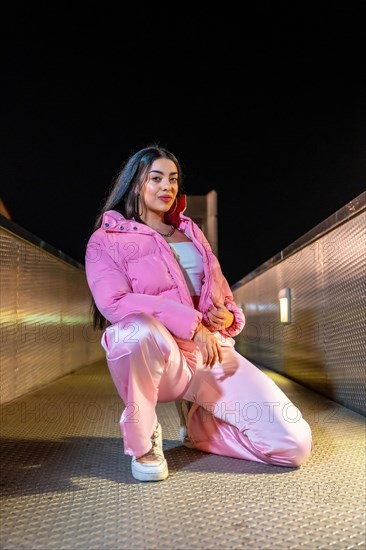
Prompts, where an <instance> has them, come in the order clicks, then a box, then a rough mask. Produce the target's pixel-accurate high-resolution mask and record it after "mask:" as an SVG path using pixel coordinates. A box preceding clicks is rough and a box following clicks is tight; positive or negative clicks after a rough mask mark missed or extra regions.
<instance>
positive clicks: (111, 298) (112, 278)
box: [85, 230, 202, 340]
mask: <svg viewBox="0 0 366 550" xmlns="http://www.w3.org/2000/svg"><path fill="white" fill-rule="evenodd" d="M85 271H86V278H87V282H88V285H89V289H90V291H91V293H92V296H93V298H94V301H95V304H96V306H97V308H98V310H99V311H100V313H101V314H102V315H103V316H104V317H105V318H106V319H107V320H108V321H109V322H110V323H112V324H114V323H117V322H118V321H121V320H122V319H123V318H124V317H125V316H126V315H128V314H129V313H140V312H143V313H147V314H149V315H152V316H153V317H155V318H156V319H158V320H159V321H161V323H162V324H163V325H164V326H165V327H166V328H167V329H168V330H169V331H170V332H171V333H172V334H173V335H174V336H177V337H178V338H182V339H184V340H191V339H192V338H193V335H194V333H195V331H196V329H197V327H198V325H199V324H200V322H201V320H202V313H200V312H199V311H197V310H195V309H194V308H193V307H189V306H188V305H185V304H181V303H180V302H177V301H175V300H171V299H168V298H165V297H164V296H162V295H160V296H151V295H147V294H139V293H135V292H133V291H132V288H131V285H130V282H129V280H128V276H127V274H126V272H125V270H124V268H123V264H121V265H120V264H117V263H116V262H115V261H114V259H113V258H112V256H111V255H110V254H109V253H108V250H107V249H106V245H105V243H104V241H103V235H101V234H98V230H97V231H96V232H95V233H94V234H93V235H92V236H91V237H90V239H89V241H88V243H87V247H86V253H85Z"/></svg>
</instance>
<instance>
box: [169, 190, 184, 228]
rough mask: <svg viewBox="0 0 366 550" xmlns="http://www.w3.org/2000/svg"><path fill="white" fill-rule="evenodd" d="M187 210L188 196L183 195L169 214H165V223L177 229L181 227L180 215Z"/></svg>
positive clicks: (178, 198)
mask: <svg viewBox="0 0 366 550" xmlns="http://www.w3.org/2000/svg"><path fill="white" fill-rule="evenodd" d="M186 208H187V195H181V196H180V197H177V202H176V203H175V201H174V203H173V204H172V206H171V207H170V209H169V210H168V212H165V215H164V219H165V223H170V224H172V225H174V226H175V227H178V226H179V222H180V214H183V212H184V211H185V209H186Z"/></svg>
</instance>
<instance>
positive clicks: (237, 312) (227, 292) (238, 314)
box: [192, 222, 245, 337]
mask: <svg viewBox="0 0 366 550" xmlns="http://www.w3.org/2000/svg"><path fill="white" fill-rule="evenodd" d="M192 226H193V228H194V232H195V235H196V238H197V239H199V240H200V242H201V243H202V245H203V246H204V247H205V249H206V251H207V253H208V254H210V255H211V259H212V261H213V262H214V269H215V271H217V273H218V279H219V286H220V290H221V292H222V293H223V294H224V305H225V306H226V307H227V309H228V310H229V311H231V312H232V314H233V315H234V321H233V323H232V325H230V327H228V328H226V329H223V330H220V331H219V332H220V334H222V335H223V336H226V337H233V336H237V335H238V334H240V332H241V331H242V330H243V328H244V326H245V316H244V312H243V310H242V309H241V308H240V307H239V306H238V305H237V304H236V302H235V300H234V297H233V293H232V292H231V288H230V286H229V283H228V281H227V279H226V277H225V276H224V275H223V273H222V270H221V265H220V262H219V260H218V258H217V257H216V256H215V255H214V253H213V252H212V248H211V245H210V243H209V242H208V240H207V238H206V236H205V234H204V233H203V231H202V230H201V228H200V227H199V226H198V225H197V224H196V223H195V222H193V223H192Z"/></svg>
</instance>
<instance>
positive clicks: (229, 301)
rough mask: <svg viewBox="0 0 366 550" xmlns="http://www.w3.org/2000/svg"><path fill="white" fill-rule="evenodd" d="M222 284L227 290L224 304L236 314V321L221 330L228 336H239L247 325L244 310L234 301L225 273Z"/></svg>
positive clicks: (225, 290) (221, 332)
mask: <svg viewBox="0 0 366 550" xmlns="http://www.w3.org/2000/svg"><path fill="white" fill-rule="evenodd" d="M222 286H223V289H224V292H225V300H224V304H225V306H226V307H227V309H228V310H229V311H231V313H232V314H233V315H234V321H233V323H232V325H230V326H229V327H228V328H226V329H223V330H220V334H222V335H223V336H228V337H233V336H237V335H238V334H240V333H241V331H242V330H243V328H244V326H245V315H244V312H243V310H242V309H241V308H240V307H239V306H238V305H237V304H236V302H235V301H234V298H233V293H232V292H231V288H230V286H229V283H228V282H227V280H226V278H225V277H224V275H222Z"/></svg>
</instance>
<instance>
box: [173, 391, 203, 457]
mask: <svg viewBox="0 0 366 550" xmlns="http://www.w3.org/2000/svg"><path fill="white" fill-rule="evenodd" d="M175 405H176V407H177V411H178V414H179V419H180V426H179V439H180V441H181V442H182V443H183V445H184V446H185V447H188V448H189V449H195V448H196V446H195V444H194V441H193V439H191V438H190V437H189V435H188V430H187V426H188V421H189V415H190V411H191V409H192V407H193V409H192V413H193V412H194V410H196V409H197V408H198V405H197V404H196V403H192V402H191V401H187V399H180V400H179V401H176V402H175Z"/></svg>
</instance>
